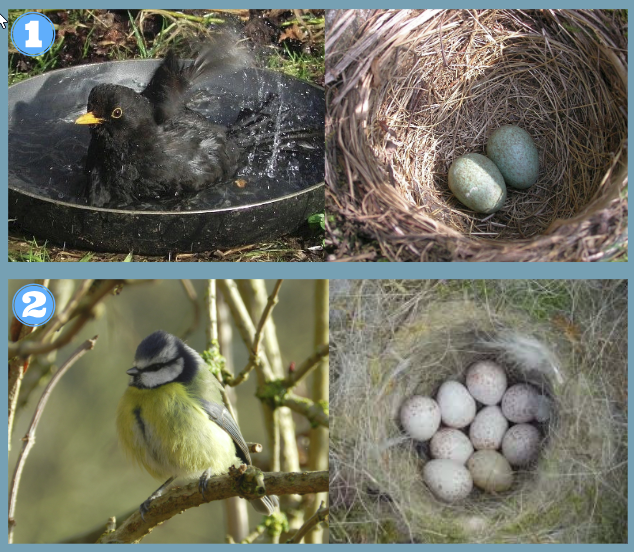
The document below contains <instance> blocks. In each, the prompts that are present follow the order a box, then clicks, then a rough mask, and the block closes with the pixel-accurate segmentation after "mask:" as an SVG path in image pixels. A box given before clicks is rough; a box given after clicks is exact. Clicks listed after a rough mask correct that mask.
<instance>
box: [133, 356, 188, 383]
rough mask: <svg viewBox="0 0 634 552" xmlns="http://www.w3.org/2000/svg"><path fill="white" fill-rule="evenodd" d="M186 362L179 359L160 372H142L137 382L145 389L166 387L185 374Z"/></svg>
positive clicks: (137, 377)
mask: <svg viewBox="0 0 634 552" xmlns="http://www.w3.org/2000/svg"><path fill="white" fill-rule="evenodd" d="M184 366H185V361H184V360H183V359H182V358H177V359H175V360H174V362H172V363H170V364H168V365H167V366H164V367H163V368H161V369H160V370H154V371H151V370H148V371H147V372H141V373H140V374H139V375H137V376H136V382H137V383H139V384H140V385H142V386H143V387H148V388H150V389H151V388H153V387H159V386H160V385H165V384H166V383H170V382H172V381H174V380H175V379H176V378H177V377H178V376H180V375H181V373H182V372H183V367H184Z"/></svg>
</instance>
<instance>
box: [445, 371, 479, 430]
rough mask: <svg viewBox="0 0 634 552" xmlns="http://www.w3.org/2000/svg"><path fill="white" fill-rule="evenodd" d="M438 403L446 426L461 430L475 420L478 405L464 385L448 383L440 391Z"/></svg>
mask: <svg viewBox="0 0 634 552" xmlns="http://www.w3.org/2000/svg"><path fill="white" fill-rule="evenodd" d="M436 401H437V402H438V406H439V407H440V415H441V417H442V421H443V423H444V424H445V425H447V426H449V427H453V428H456V429H460V428H461V427H466V426H468V425H469V424H470V423H471V422H472V421H473V418H475V414H476V403H475V400H474V399H473V397H472V396H471V395H470V394H469V391H467V388H466V387H465V386H464V385H462V383H460V382H457V381H446V382H445V383H443V384H442V385H441V386H440V389H438V394H437V395H436Z"/></svg>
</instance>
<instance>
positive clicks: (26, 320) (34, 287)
mask: <svg viewBox="0 0 634 552" xmlns="http://www.w3.org/2000/svg"><path fill="white" fill-rule="evenodd" d="M54 312H55V297H53V294H52V293H51V291H50V290H49V289H48V288H45V287H44V286H41V285H40V284H29V285H28V286H24V287H23V288H20V290H19V291H18V292H17V293H16V294H15V295H14V296H13V314H14V315H15V317H16V318H17V319H18V320H19V321H20V322H22V324H24V325H25V326H41V325H42V324H46V323H47V322H48V321H49V320H50V319H51V316H53V313H54Z"/></svg>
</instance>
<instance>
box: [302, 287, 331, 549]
mask: <svg viewBox="0 0 634 552" xmlns="http://www.w3.org/2000/svg"><path fill="white" fill-rule="evenodd" d="M328 287H329V285H328V280H316V281H315V346H316V347H318V348H319V347H323V346H325V347H328V336H329V331H328V319H329V301H328ZM312 373H313V377H312V378H311V384H310V391H311V398H312V399H313V401H314V402H315V403H317V404H320V405H322V404H327V403H328V398H329V393H328V383H329V374H328V360H327V359H326V357H324V358H322V360H321V362H319V363H318V364H317V369H315V370H314V371H313V372H312ZM308 442H309V445H308V469H309V470H310V471H319V470H327V469H328V449H329V445H330V439H329V434H328V429H327V428H325V427H321V426H319V427H313V428H311V430H310V433H309V435H308ZM326 499H327V496H326V494H325V493H324V494H318V495H314V496H310V497H307V500H306V505H305V508H304V511H305V515H306V517H307V518H309V519H311V518H312V517H314V516H315V514H317V513H318V512H319V510H320V509H321V507H322V506H320V504H322V505H323V501H324V500H326ZM305 542H306V544H319V543H321V542H323V531H322V529H321V528H318V527H316V528H314V529H313V530H312V531H310V532H309V533H308V534H307V535H306V538H305Z"/></svg>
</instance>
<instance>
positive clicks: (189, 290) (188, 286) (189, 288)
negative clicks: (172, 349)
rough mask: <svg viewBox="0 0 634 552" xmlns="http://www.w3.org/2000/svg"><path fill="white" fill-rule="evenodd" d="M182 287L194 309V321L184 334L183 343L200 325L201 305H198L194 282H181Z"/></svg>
mask: <svg viewBox="0 0 634 552" xmlns="http://www.w3.org/2000/svg"><path fill="white" fill-rule="evenodd" d="M181 285H182V286H183V289H184V290H185V293H186V294H187V298H188V299H189V302H190V303H191V305H192V308H193V309H194V319H193V320H192V322H191V324H190V325H189V328H187V329H186V330H185V331H184V332H183V336H182V338H181V339H182V340H183V341H185V340H186V339H187V338H188V337H189V336H190V335H191V334H192V332H193V331H194V330H195V329H196V328H197V327H198V324H199V323H200V305H198V295H197V294H196V290H195V289H194V286H193V285H192V281H191V280H181Z"/></svg>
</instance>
